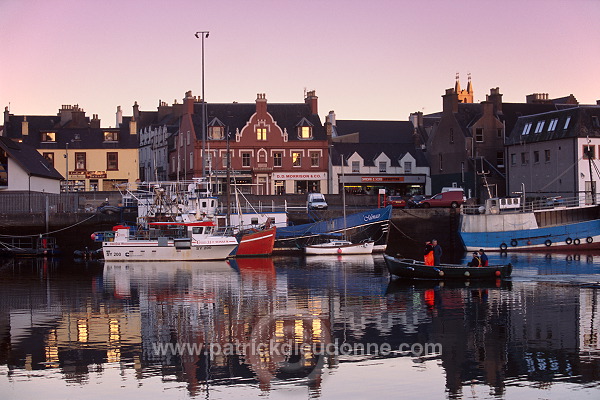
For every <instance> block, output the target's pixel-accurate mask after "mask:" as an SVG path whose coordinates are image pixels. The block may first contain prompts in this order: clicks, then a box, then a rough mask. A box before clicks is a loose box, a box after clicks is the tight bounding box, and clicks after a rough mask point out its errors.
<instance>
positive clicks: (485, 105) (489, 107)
mask: <svg viewBox="0 0 600 400" xmlns="http://www.w3.org/2000/svg"><path fill="white" fill-rule="evenodd" d="M481 111H482V112H483V115H484V116H486V115H494V103H492V102H491V101H482V102H481Z"/></svg>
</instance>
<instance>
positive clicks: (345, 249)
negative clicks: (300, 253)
mask: <svg viewBox="0 0 600 400" xmlns="http://www.w3.org/2000/svg"><path fill="white" fill-rule="evenodd" d="M374 245H375V242H374V241H372V240H367V241H364V242H361V243H352V242H350V241H348V240H330V241H328V242H325V243H319V244H313V245H310V246H306V247H305V248H304V252H305V253H306V254H307V255H339V254H371V253H373V246H374Z"/></svg>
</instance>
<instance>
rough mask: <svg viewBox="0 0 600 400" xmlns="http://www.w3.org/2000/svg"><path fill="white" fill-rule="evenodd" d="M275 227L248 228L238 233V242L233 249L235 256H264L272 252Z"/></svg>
mask: <svg viewBox="0 0 600 400" xmlns="http://www.w3.org/2000/svg"><path fill="white" fill-rule="evenodd" d="M276 232H277V227H275V226H272V227H265V228H264V229H262V230H258V229H249V230H244V231H242V232H241V233H240V234H239V241H240V244H239V246H238V247H237V249H236V251H235V256H236V257H264V256H270V255H271V254H272V253H273V245H274V244H275V235H276Z"/></svg>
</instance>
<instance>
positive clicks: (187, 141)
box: [185, 131, 190, 146]
mask: <svg viewBox="0 0 600 400" xmlns="http://www.w3.org/2000/svg"><path fill="white" fill-rule="evenodd" d="M185 140H186V143H187V145H188V146H189V145H190V131H187V134H186V135H185Z"/></svg>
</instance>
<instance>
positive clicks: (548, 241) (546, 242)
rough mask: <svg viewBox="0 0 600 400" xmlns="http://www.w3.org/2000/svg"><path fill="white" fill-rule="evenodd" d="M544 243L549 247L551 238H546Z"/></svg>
mask: <svg viewBox="0 0 600 400" xmlns="http://www.w3.org/2000/svg"><path fill="white" fill-rule="evenodd" d="M544 244H545V245H546V247H550V246H552V240H550V239H547V240H546V241H545V242H544Z"/></svg>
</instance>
